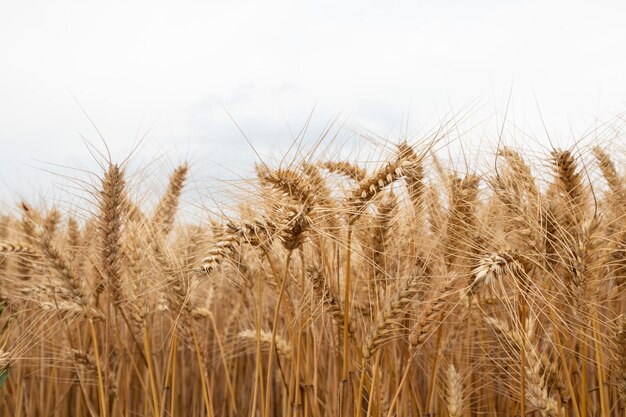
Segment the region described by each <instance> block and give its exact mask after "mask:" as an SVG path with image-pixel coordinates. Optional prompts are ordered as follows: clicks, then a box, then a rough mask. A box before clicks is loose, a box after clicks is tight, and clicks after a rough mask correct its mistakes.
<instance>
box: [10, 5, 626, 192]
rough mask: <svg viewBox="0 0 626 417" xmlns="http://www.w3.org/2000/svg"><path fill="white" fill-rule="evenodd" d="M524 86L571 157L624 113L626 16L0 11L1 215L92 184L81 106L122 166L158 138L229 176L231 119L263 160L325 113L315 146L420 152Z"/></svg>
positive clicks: (247, 154)
mask: <svg viewBox="0 0 626 417" xmlns="http://www.w3.org/2000/svg"><path fill="white" fill-rule="evenodd" d="M511 86H512V88H513V94H512V101H511V102H512V107H511V112H510V114H509V120H511V121H512V123H514V124H515V125H516V126H520V127H521V128H523V129H525V130H527V131H532V132H534V135H535V136H536V137H537V138H539V139H538V140H542V139H541V137H542V134H543V133H542V131H541V129H540V127H541V125H540V119H539V112H538V110H537V105H536V103H535V95H536V97H537V100H538V102H539V106H540V108H541V113H542V115H543V118H544V120H545V121H546V124H547V126H548V127H549V129H550V133H551V134H552V135H553V136H554V137H555V138H557V139H556V140H559V139H560V140H562V141H564V142H567V141H568V140H571V139H572V135H574V136H575V135H577V134H580V133H582V132H583V131H585V130H586V129H587V128H588V127H589V126H591V125H592V124H593V122H594V120H596V118H598V117H599V118H603V119H606V118H610V117H612V116H615V115H617V114H618V113H620V112H622V111H624V110H626V109H625V107H626V106H625V104H626V2H624V1H623V0H621V1H594V2H590V1H571V0H570V1H481V0H479V1H387V2H382V1H369V0H358V1H356V0H354V1H353V0H350V1H328V0H321V1H320V0H318V1H311V2H306V3H305V2H299V1H283V2H277V1H238V0H234V1H233V0H229V1H213V2H199V1H198V2H195V1H181V0H179V1H172V2H160V1H120V2H117V1H107V2H102V1H93V2H92V1H85V0H79V1H67V2H57V1H49V0H48V1H26V0H24V1H11V2H9V1H2V0H0V144H1V145H2V147H1V151H0V187H1V188H0V199H3V198H6V197H7V196H8V195H12V194H14V193H15V192H16V191H17V192H19V193H22V194H24V195H29V194H31V193H33V192H38V193H43V194H46V193H49V191H48V190H47V188H49V185H50V183H51V182H52V181H54V182H55V184H56V185H58V178H57V179H54V177H53V176H52V175H50V174H48V173H47V172H46V170H52V171H54V172H59V171H61V168H57V167H54V166H48V165H46V164H45V163H53V164H62V165H70V166H73V167H89V168H90V169H93V168H94V167H95V165H94V162H93V158H92V157H91V156H90V155H89V152H88V151H87V149H86V147H85V145H84V144H83V141H82V139H81V137H80V135H83V136H85V137H87V138H88V139H90V140H92V141H94V142H96V141H97V140H98V139H97V138H98V136H97V134H96V131H95V130H94V129H93V127H91V125H90V124H89V121H88V120H87V118H86V117H85V115H84V114H83V113H82V112H81V110H80V108H79V106H78V104H77V103H76V101H75V100H74V98H73V97H72V94H73V95H74V96H75V97H76V99H77V100H78V102H79V103H80V105H82V107H83V108H84V109H85V111H86V112H87V113H88V114H89V116H90V117H91V118H92V119H93V121H94V123H95V124H96V126H97V127H98V129H99V130H100V132H101V133H102V134H103V136H104V137H105V139H106V141H107V143H108V144H109V146H110V147H111V148H112V149H113V150H114V155H115V157H117V158H122V157H123V156H125V155H126V154H127V152H128V150H129V149H130V147H131V145H130V144H131V143H132V142H133V141H134V140H135V138H136V137H137V136H138V135H143V134H145V133H146V132H147V133H148V135H147V138H146V139H145V141H144V144H143V145H142V152H144V154H148V155H149V158H153V157H155V156H159V155H165V156H164V159H165V160H167V161H168V163H167V164H164V166H165V167H167V169H169V168H170V167H171V166H173V164H174V163H175V162H176V161H179V160H181V159H185V158H188V159H191V160H192V163H193V164H194V166H195V167H197V169H198V171H201V172H204V173H207V174H208V175H211V176H214V177H224V176H227V175H228V170H230V169H234V170H239V169H240V167H242V166H247V167H248V168H249V167H250V161H251V160H252V158H253V152H252V151H251V150H250V148H249V147H248V145H247V144H246V142H245V140H244V138H243V136H242V135H241V133H240V132H239V131H238V130H237V128H236V126H235V125H234V123H233V121H232V120H231V119H230V118H229V116H228V115H227V114H226V112H225V110H224V108H225V109H227V110H228V112H230V114H231V115H232V116H233V118H234V119H235V120H236V122H237V123H238V124H239V125H240V126H241V127H242V129H243V130H244V131H245V132H246V134H247V135H248V137H249V138H250V140H251V141H252V142H253V144H254V145H255V147H257V148H258V149H259V150H260V151H261V152H262V153H267V152H268V151H269V149H270V147H273V146H280V147H284V146H287V145H288V144H289V143H290V141H291V138H292V135H291V133H290V131H293V132H297V131H298V130H299V129H300V128H301V127H302V125H303V124H304V122H305V120H306V118H307V117H308V115H309V113H310V112H311V110H312V109H313V107H314V106H316V107H315V112H314V115H313V123H312V126H313V127H314V128H312V130H311V134H310V139H311V140H313V139H315V135H316V132H319V130H320V129H321V126H323V125H324V124H325V123H326V122H327V121H328V120H329V119H330V118H331V117H333V116H335V115H337V114H339V113H341V114H342V115H343V119H342V120H346V119H347V121H348V125H350V126H354V125H358V126H363V127H365V128H368V129H371V130H372V131H374V132H376V133H378V134H380V135H382V136H385V137H394V136H398V135H400V134H401V133H402V132H404V131H405V128H406V126H407V124H408V126H409V129H408V130H409V132H411V133H413V134H415V136H416V137H419V133H420V132H421V131H423V130H426V128H430V127H432V126H433V125H434V124H435V122H436V121H437V120H439V119H440V118H442V117H443V116H444V115H445V114H446V113H447V112H448V111H449V110H450V108H452V109H454V110H456V111H463V110H464V109H466V108H468V106H469V104H468V103H474V102H478V103H479V104H480V106H479V110H478V111H477V115H478V116H477V117H478V119H480V118H481V117H483V116H485V115H486V116H487V117H495V118H496V120H497V117H501V116H502V113H503V112H504V109H505V107H506V102H507V98H508V97H509V90H510V89H511ZM407 118H408V123H407ZM570 130H571V131H573V132H574V133H572V132H571V131H570ZM495 134H496V130H495V128H494V129H492V130H488V131H487V135H495ZM100 148H102V146H100ZM41 161H44V162H45V163H44V162H41Z"/></svg>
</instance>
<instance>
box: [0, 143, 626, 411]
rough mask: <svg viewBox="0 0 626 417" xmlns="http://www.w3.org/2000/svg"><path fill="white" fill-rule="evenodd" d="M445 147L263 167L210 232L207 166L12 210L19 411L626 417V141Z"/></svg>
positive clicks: (4, 327) (6, 284)
mask: <svg viewBox="0 0 626 417" xmlns="http://www.w3.org/2000/svg"><path fill="white" fill-rule="evenodd" d="M446 146H448V145H447V144H446V143H445V140H441V139H436V138H435V139H429V140H425V141H422V142H419V143H413V142H406V141H398V142H397V143H395V144H393V145H389V144H387V145H384V146H383V145H381V146H380V147H379V152H378V155H377V157H376V158H375V160H369V161H364V160H350V158H346V159H343V158H340V157H338V156H337V157H329V158H326V157H325V155H324V154H322V155H321V156H307V155H309V154H307V153H306V152H299V153H297V156H295V157H289V158H285V159H284V160H283V161H282V163H270V162H267V161H265V162H264V161H261V160H258V162H257V163H256V166H255V172H256V175H255V176H250V178H247V179H245V180H242V181H239V182H237V183H229V182H226V181H225V182H224V183H222V184H221V185H220V187H221V189H227V191H228V192H229V193H230V194H231V195H233V196H235V199H234V200H235V201H237V202H238V204H228V206H227V207H226V206H224V207H219V206H218V207H217V208H215V209H211V210H206V212H205V213H204V214H203V215H202V216H194V217H193V219H194V221H190V220H189V217H185V216H181V212H180V210H179V206H180V199H181V193H182V192H183V191H184V188H185V186H186V182H189V178H188V177H189V176H191V175H193V170H194V164H187V163H181V164H180V165H179V166H178V167H177V168H176V169H175V170H173V172H171V173H170V177H169V182H168V183H167V186H166V187H164V188H163V189H161V190H153V191H154V193H158V196H160V197H158V196H157V197H155V198H154V201H155V202H156V204H146V203H145V200H144V199H142V198H140V196H138V195H137V193H136V192H132V193H131V192H129V190H130V189H133V190H136V189H140V188H141V187H139V186H138V185H137V184H135V183H134V181H141V179H140V176H136V175H132V172H131V171H130V168H129V167H128V166H127V164H126V163H119V164H118V163H116V162H115V161H106V162H105V163H103V164H102V168H103V169H102V171H101V172H94V173H93V175H94V176H95V177H97V178H98V179H97V181H94V184H93V189H92V188H88V195H89V197H88V198H87V200H88V201H86V202H85V204H84V206H85V207H84V208H83V209H81V210H69V209H67V208H66V206H67V205H64V204H56V203H58V202H59V201H63V199H62V198H61V199H60V200H57V201H56V202H53V201H49V202H48V201H40V200H38V201H37V202H34V201H23V202H21V203H19V204H17V205H16V206H15V207H8V208H6V209H5V211H4V212H3V213H2V215H1V217H0V303H1V309H2V310H1V314H0V415H2V416H11V417H14V416H15V417H18V416H19V417H39V416H50V417H65V416H93V417H96V416H100V417H104V416H126V417H135V416H150V417H165V416H180V417H196V416H210V417H213V416H249V417H274V416H294V417H296V416H298V417H322V416H350V417H366V416H368V417H369V416H377V417H380V416H383V417H391V416H405V417H408V416H422V417H426V416H444V417H445V416H449V417H459V416H468V417H469V416H496V415H497V416H511V417H512V416H550V417H561V416H563V417H565V416H568V417H587V416H625V415H626V319H625V318H624V316H623V313H624V312H625V309H626V211H625V209H626V180H625V177H624V175H623V174H622V173H623V172H624V169H623V167H624V165H623V162H624V161H623V159H622V158H621V154H620V153H619V151H621V150H620V149H615V148H612V147H606V145H605V143H604V142H602V141H597V142H596V143H592V144H589V145H580V146H575V147H572V148H571V149H547V150H545V152H544V151H541V152H532V154H527V153H526V152H524V151H521V150H519V149H517V148H515V147H507V146H504V145H501V146H494V148H493V149H494V150H491V151H489V156H487V157H486V158H487V159H489V160H490V163H489V168H488V169H486V170H485V169H483V170H478V169H476V167H475V166H474V164H473V162H472V161H471V159H469V160H466V161H465V163H464V164H452V163H450V162H449V161H447V160H446V159H445V158H442V157H441V156H440V155H442V152H437V153H436V152H434V151H433V150H434V149H435V148H437V149H439V150H442V149H443V153H444V154H445V148H446ZM310 155H315V153H310ZM338 155H339V154H338ZM483 157H485V156H484V155H483ZM454 165H457V166H456V167H454ZM166 175H167V174H166ZM164 181H165V178H164ZM187 185H188V184H187ZM151 192H152V191H151ZM183 195H184V194H183ZM157 201H158V202H157ZM191 204H193V202H192V203H191ZM197 207H200V204H199V203H198V205H197Z"/></svg>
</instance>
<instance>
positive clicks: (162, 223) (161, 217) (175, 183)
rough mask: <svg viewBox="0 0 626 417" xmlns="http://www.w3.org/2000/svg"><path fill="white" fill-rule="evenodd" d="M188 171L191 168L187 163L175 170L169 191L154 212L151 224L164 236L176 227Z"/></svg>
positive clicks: (168, 187)
mask: <svg viewBox="0 0 626 417" xmlns="http://www.w3.org/2000/svg"><path fill="white" fill-rule="evenodd" d="M188 171H189V167H188V165H187V164H186V163H184V164H182V165H181V166H179V167H178V168H176V170H174V173H173V174H172V176H171V177H170V181H169V184H168V186H167V191H166V192H165V194H164V195H163V197H162V198H161V201H159V204H158V205H157V207H156V209H155V210H154V214H153V215H152V219H151V222H150V223H151V224H153V225H155V227H157V228H158V229H159V232H160V233H161V235H162V236H167V235H168V234H169V233H170V232H171V230H172V228H173V226H174V219H175V217H176V211H177V210H178V204H179V200H180V195H181V193H182V191H183V186H184V184H185V180H186V179H187V173H188Z"/></svg>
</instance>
